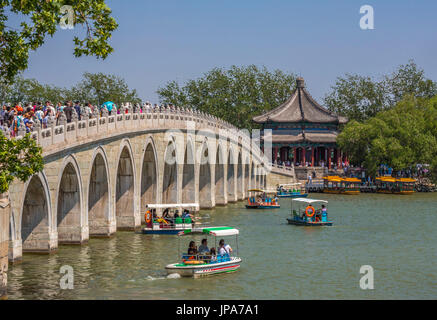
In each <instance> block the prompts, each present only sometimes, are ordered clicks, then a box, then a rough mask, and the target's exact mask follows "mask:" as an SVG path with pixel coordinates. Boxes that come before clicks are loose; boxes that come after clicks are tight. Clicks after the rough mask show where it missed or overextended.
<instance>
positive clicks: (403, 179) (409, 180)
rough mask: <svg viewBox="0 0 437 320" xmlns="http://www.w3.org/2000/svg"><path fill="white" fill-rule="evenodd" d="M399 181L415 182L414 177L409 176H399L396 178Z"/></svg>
mask: <svg viewBox="0 0 437 320" xmlns="http://www.w3.org/2000/svg"><path fill="white" fill-rule="evenodd" d="M398 181H399V182H416V179H411V178H400V179H398Z"/></svg>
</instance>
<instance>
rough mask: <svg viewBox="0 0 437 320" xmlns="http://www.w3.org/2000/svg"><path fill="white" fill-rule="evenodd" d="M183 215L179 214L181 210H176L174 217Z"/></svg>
mask: <svg viewBox="0 0 437 320" xmlns="http://www.w3.org/2000/svg"><path fill="white" fill-rule="evenodd" d="M180 217H181V216H180V215H179V210H176V211H175V213H174V218H175V219H176V218H180Z"/></svg>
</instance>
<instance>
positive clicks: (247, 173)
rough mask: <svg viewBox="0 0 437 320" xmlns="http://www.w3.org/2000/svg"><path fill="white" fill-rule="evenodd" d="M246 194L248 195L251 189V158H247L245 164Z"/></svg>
mask: <svg viewBox="0 0 437 320" xmlns="http://www.w3.org/2000/svg"><path fill="white" fill-rule="evenodd" d="M243 178H244V188H245V190H244V192H245V193H247V190H248V189H250V159H249V156H246V161H245V162H244V176H243Z"/></svg>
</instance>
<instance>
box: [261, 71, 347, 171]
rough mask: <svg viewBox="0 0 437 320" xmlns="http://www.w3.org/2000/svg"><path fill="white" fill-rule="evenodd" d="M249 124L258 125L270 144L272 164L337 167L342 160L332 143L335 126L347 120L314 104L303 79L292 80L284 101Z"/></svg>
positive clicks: (334, 144) (265, 139) (335, 136)
mask: <svg viewBox="0 0 437 320" xmlns="http://www.w3.org/2000/svg"><path fill="white" fill-rule="evenodd" d="M253 121H254V122H256V123H258V124H261V125H262V127H263V132H264V134H263V139H264V141H267V139H269V140H268V141H271V142H272V146H273V159H272V162H273V163H275V162H281V163H293V162H294V164H295V165H300V166H312V167H315V166H323V165H326V166H329V167H331V166H332V164H334V165H337V166H338V167H340V166H341V163H342V162H343V160H345V159H344V158H343V155H342V153H341V151H340V150H339V149H338V147H337V144H336V140H337V135H338V130H339V126H340V125H341V124H345V123H347V121H348V120H347V119H346V118H344V117H341V116H338V115H336V114H334V113H332V112H330V111H329V110H327V109H326V108H324V107H322V106H321V105H320V104H319V103H317V101H315V100H314V99H313V97H311V95H310V94H309V93H308V91H307V90H306V88H305V81H304V79H303V78H298V79H297V80H296V89H295V90H294V92H293V93H292V95H291V97H290V98H289V99H288V100H287V101H285V102H284V103H283V104H282V105H280V106H279V107H277V108H275V109H272V110H271V111H269V112H267V113H264V114H262V115H260V116H257V117H255V118H253ZM268 129H270V130H268Z"/></svg>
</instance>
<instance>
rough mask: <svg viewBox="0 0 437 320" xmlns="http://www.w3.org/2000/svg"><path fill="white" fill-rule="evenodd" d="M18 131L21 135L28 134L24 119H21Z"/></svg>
mask: <svg viewBox="0 0 437 320" xmlns="http://www.w3.org/2000/svg"><path fill="white" fill-rule="evenodd" d="M17 133H18V136H19V137H24V136H25V135H26V127H25V126H24V121H21V123H20V125H19V127H18V132H17Z"/></svg>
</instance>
